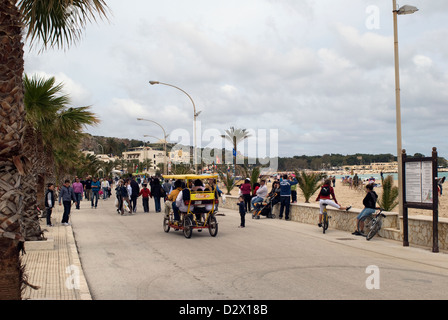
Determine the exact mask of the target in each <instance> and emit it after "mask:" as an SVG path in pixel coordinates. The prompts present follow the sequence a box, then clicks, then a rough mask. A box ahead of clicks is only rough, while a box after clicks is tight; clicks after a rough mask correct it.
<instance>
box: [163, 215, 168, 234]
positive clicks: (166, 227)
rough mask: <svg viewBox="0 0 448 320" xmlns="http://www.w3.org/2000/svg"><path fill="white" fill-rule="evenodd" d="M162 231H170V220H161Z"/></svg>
mask: <svg viewBox="0 0 448 320" xmlns="http://www.w3.org/2000/svg"><path fill="white" fill-rule="evenodd" d="M163 231H165V232H169V231H170V218H167V217H164V218H163Z"/></svg>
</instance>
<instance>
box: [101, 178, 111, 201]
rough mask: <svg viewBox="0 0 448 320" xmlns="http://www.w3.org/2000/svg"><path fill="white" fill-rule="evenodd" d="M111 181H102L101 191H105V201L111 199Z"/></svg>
mask: <svg viewBox="0 0 448 320" xmlns="http://www.w3.org/2000/svg"><path fill="white" fill-rule="evenodd" d="M109 187H110V184H109V181H108V180H107V179H106V178H104V179H103V181H101V189H103V200H106V199H107V198H109Z"/></svg>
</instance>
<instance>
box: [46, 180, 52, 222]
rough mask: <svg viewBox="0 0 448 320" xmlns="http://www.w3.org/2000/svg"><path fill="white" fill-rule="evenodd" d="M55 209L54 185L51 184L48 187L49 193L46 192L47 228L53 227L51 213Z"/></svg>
mask: <svg viewBox="0 0 448 320" xmlns="http://www.w3.org/2000/svg"><path fill="white" fill-rule="evenodd" d="M53 208H54V184H53V183H49V184H48V185H47V191H46V192H45V209H46V212H47V227H52V226H53V224H52V223H51V213H52V212H53Z"/></svg>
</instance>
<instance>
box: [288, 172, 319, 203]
mask: <svg viewBox="0 0 448 320" xmlns="http://www.w3.org/2000/svg"><path fill="white" fill-rule="evenodd" d="M295 174H296V179H297V181H298V186H299V189H300V190H301V191H302V194H303V196H304V198H305V202H306V203H309V202H310V201H309V200H310V198H311V197H312V195H313V194H314V193H315V192H316V191H317V190H318V189H319V188H320V186H321V185H320V181H321V180H322V179H323V178H325V176H326V175H325V174H324V173H314V172H310V173H307V172H305V171H301V172H298V171H297V170H295Z"/></svg>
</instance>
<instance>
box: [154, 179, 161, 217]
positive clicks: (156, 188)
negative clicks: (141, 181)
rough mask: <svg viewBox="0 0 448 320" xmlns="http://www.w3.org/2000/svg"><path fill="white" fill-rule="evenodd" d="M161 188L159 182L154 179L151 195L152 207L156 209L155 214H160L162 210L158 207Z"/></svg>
mask: <svg viewBox="0 0 448 320" xmlns="http://www.w3.org/2000/svg"><path fill="white" fill-rule="evenodd" d="M162 190H163V189H162V186H161V185H160V181H159V179H158V178H154V180H153V183H152V185H151V194H152V197H153V198H154V206H155V208H156V212H160V211H161V210H162V209H161V207H160V198H161V197H162V195H163V194H162Z"/></svg>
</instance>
